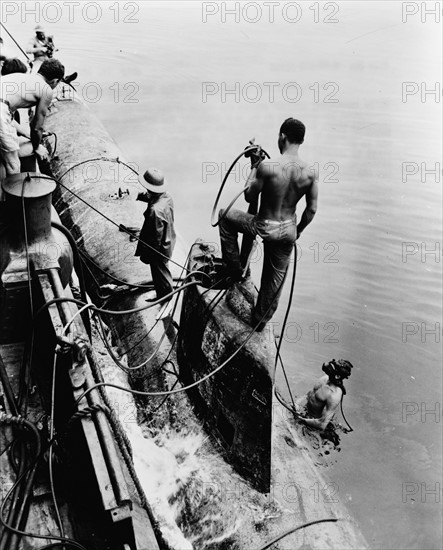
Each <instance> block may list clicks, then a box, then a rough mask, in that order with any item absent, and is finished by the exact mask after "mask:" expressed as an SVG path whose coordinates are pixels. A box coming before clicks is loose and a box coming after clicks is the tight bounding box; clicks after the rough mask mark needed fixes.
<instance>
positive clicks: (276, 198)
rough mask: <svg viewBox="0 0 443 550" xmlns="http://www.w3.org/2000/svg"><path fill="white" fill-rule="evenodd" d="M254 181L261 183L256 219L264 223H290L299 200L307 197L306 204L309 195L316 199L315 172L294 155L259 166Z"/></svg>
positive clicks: (285, 155) (286, 155) (268, 161)
mask: <svg viewBox="0 0 443 550" xmlns="http://www.w3.org/2000/svg"><path fill="white" fill-rule="evenodd" d="M257 180H258V181H259V182H260V180H261V201H260V210H259V216H260V217H262V218H265V219H270V220H276V221H284V220H288V219H291V218H292V217H293V216H294V214H295V208H296V205H297V203H298V202H299V200H300V199H301V198H302V197H303V196H305V195H306V196H307V201H308V199H309V198H310V195H311V194H312V198H314V195H315V199H316V181H315V172H314V170H313V169H312V168H310V167H309V166H308V164H307V163H306V162H304V161H303V160H301V159H300V157H299V156H298V155H288V154H283V155H281V156H280V157H278V158H277V159H271V160H267V161H264V162H262V163H261V164H260V166H259V168H258V170H257ZM314 187H315V189H314Z"/></svg>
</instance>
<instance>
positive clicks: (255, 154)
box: [245, 138, 266, 170]
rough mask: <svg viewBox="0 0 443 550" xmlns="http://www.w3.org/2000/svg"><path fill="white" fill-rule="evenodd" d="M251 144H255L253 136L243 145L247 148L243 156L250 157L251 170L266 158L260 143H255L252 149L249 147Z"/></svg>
mask: <svg viewBox="0 0 443 550" xmlns="http://www.w3.org/2000/svg"><path fill="white" fill-rule="evenodd" d="M251 145H255V138H252V139H250V140H249V145H247V146H246V147H245V151H246V149H249V151H247V152H246V153H245V158H247V159H248V158H249V159H251V170H252V169H253V168H258V166H259V164H260V163H261V161H262V160H264V159H265V158H266V153H265V152H264V151H263V149H262V148H261V146H260V145H256V146H255V148H254V149H251Z"/></svg>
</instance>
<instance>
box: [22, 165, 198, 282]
mask: <svg viewBox="0 0 443 550" xmlns="http://www.w3.org/2000/svg"><path fill="white" fill-rule="evenodd" d="M29 177H30V178H31V179H37V176H29ZM38 179H47V180H51V181H55V182H57V183H58V184H59V185H61V186H62V187H63V188H64V189H66V191H69V192H70V193H71V194H72V195H73V196H74V197H75V198H76V199H78V200H80V201H82V202H83V203H84V204H86V206H88V207H89V208H91V210H94V211H95V212H97V214H99V215H100V216H102V217H103V218H105V220H107V221H108V222H110V223H112V224H113V225H115V226H116V227H118V228H119V230H122V231H123V232H124V233H127V234H128V235H129V236H131V237H133V238H134V239H135V240H137V241H139V242H140V243H142V244H143V245H144V246H147V247H148V248H149V249H151V250H152V251H153V252H155V253H156V254H158V255H159V256H161V257H162V258H165V259H166V260H168V262H171V263H173V264H175V265H177V266H178V267H181V268H182V269H185V270H186V271H189V270H188V269H187V268H186V267H184V266H182V265H181V264H179V263H178V262H176V261H175V260H173V259H172V258H169V257H168V256H166V255H165V254H162V253H161V252H159V251H158V250H156V249H155V248H154V247H153V246H151V245H150V244H148V243H146V242H145V241H143V240H142V239H140V237H137V236H136V235H134V234H133V233H131V232H130V231H128V230H127V229H126V227H125V226H124V225H122V224H118V223H117V222H115V221H114V220H112V219H111V218H109V217H108V216H106V214H103V212H100V210H98V209H97V208H95V206H92V204H90V203H89V202H88V201H86V200H85V199H83V198H82V197H80V195H77V193H75V192H74V191H72V189H69V187H67V186H66V185H64V184H63V183H62V182H61V181H60V180H58V179H55V178H50V177H49V176H48V177H44V176H41V175H39V176H38Z"/></svg>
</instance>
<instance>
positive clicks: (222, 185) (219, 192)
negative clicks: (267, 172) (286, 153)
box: [211, 145, 271, 227]
mask: <svg viewBox="0 0 443 550" xmlns="http://www.w3.org/2000/svg"><path fill="white" fill-rule="evenodd" d="M255 149H260V150H261V151H263V153H264V154H265V155H266V156H267V157H268V159H269V158H271V157H270V156H269V155H268V153H267V152H266V151H265V150H264V149H262V148H261V147H260V145H251V146H250V147H246V149H244V150H243V151H242V152H241V153H240V154H239V155H237V157H236V158H235V160H234V162H233V163H232V164H231V166H230V167H229V168H228V171H227V172H226V174H225V177H224V178H223V181H222V183H221V185H220V188H219V190H218V193H217V197H216V199H215V202H214V206H213V207H212V213H211V225H212V227H217V225H218V224H219V223H220V222H221V220H222V219H223V218H224V217H225V216H226V214H227V213H228V212H229V210H230V209H231V208H232V206H233V204H234V203H235V201H236V200H237V199H238V198H239V197H240V195H242V194H243V193H244V192H245V189H246V188H244V189H242V190H241V191H240V193H238V195H236V196H235V198H234V199H233V200H232V201H231V202H230V203H229V205H228V207H227V208H225V209H224V211H223V214H222V215H221V217H220V218H219V219H218V220H217V221H216V222H214V217H215V214H216V212H217V208H218V203H219V201H220V196H221V194H222V191H223V188H224V186H225V184H226V181H227V179H228V177H229V175H230V173H231V172H232V170H233V168H234V166H235V165H236V164H237V162H238V161H239V160H240V159H241V157H242V156H243V155H245V154H246V153H249V152H250V151H254V150H255Z"/></svg>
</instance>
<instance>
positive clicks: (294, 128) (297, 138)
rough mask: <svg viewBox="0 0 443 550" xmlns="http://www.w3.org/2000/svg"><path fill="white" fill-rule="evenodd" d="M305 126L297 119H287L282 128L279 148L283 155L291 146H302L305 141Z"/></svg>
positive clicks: (279, 136)
mask: <svg viewBox="0 0 443 550" xmlns="http://www.w3.org/2000/svg"><path fill="white" fill-rule="evenodd" d="M305 131H306V128H305V125H304V124H303V122H300V120H297V119H296V118H292V117H291V118H287V119H286V120H285V121H284V122H283V124H282V125H281V127H280V133H279V135H278V148H279V149H280V153H282V152H283V151H284V150H285V149H287V147H288V146H289V145H300V144H301V143H303V141H304V139H305Z"/></svg>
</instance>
